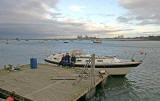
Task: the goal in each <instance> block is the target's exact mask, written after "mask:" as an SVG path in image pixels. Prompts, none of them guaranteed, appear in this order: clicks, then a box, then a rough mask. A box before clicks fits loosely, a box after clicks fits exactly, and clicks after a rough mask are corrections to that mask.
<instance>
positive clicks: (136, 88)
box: [0, 40, 160, 101]
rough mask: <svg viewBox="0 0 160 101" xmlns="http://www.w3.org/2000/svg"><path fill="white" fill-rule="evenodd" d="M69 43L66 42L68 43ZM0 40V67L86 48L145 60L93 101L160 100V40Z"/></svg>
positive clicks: (110, 83) (110, 82) (112, 79)
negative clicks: (97, 42) (95, 41)
mask: <svg viewBox="0 0 160 101" xmlns="http://www.w3.org/2000/svg"><path fill="white" fill-rule="evenodd" d="M65 41H66V40H65ZM68 42H69V43H64V40H49V41H38V40H33V41H31V40H29V41H25V40H21V41H16V40H15V41H13V40H12V41H9V42H8V44H6V41H2V40H0V68H2V67H3V66H4V65H5V64H14V65H22V64H29V60H30V58H32V57H34V58H37V59H38V62H40V63H44V60H43V59H44V58H45V57H47V56H48V55H50V54H52V53H53V52H70V51H71V50H73V49H82V50H83V51H84V52H86V53H96V54H100V55H111V56H113V55H114V56H116V57H118V58H122V59H131V58H132V57H133V56H134V59H137V60H140V59H143V55H141V54H140V52H142V51H143V52H144V53H146V57H145V58H144V62H143V63H142V64H141V65H140V66H138V67H137V68H135V69H134V70H132V72H130V73H129V74H128V75H127V76H126V77H109V79H108V80H107V83H106V84H105V85H104V88H103V89H98V91H97V93H96V95H95V96H94V97H92V98H91V99H90V100H89V101H159V100H160V86H159V85H160V42H159V41H103V43H102V44H95V43H92V41H89V40H83V41H80V40H74V41H69V40H68Z"/></svg>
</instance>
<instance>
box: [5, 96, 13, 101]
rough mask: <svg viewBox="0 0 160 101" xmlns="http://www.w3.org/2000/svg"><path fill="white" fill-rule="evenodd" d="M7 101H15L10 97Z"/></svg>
mask: <svg viewBox="0 0 160 101" xmlns="http://www.w3.org/2000/svg"><path fill="white" fill-rule="evenodd" d="M6 101H14V98H12V97H8V98H7V99H6Z"/></svg>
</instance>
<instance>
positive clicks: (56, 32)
mask: <svg viewBox="0 0 160 101" xmlns="http://www.w3.org/2000/svg"><path fill="white" fill-rule="evenodd" d="M159 5H160V0H99V1H97V0H0V38H1V37H5V38H7V37H8V38H15V37H21V38H36V37H37V38H74V37H76V36H77V35H89V36H96V37H100V38H105V37H116V36H118V35H124V36H125V37H136V36H147V35H159V33H160V26H159V25H160V13H159V12H160V6H159Z"/></svg>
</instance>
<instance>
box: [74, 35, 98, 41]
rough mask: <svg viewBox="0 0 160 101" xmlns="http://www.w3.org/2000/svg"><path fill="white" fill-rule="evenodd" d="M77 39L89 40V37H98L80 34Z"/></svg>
mask: <svg viewBox="0 0 160 101" xmlns="http://www.w3.org/2000/svg"><path fill="white" fill-rule="evenodd" d="M77 39H81V40H82V39H83V40H87V39H96V37H89V36H88V35H85V36H83V35H78V36H77Z"/></svg>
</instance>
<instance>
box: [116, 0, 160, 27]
mask: <svg viewBox="0 0 160 101" xmlns="http://www.w3.org/2000/svg"><path fill="white" fill-rule="evenodd" d="M118 3H119V5H120V6H121V7H123V8H125V9H126V10H127V11H128V12H127V14H125V15H122V16H120V17H118V18H117V19H118V21H119V22H123V23H135V24H140V25H147V24H158V25H159V24H160V20H159V19H160V13H159V12H160V6H159V5H160V0H119V2H118Z"/></svg>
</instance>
